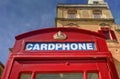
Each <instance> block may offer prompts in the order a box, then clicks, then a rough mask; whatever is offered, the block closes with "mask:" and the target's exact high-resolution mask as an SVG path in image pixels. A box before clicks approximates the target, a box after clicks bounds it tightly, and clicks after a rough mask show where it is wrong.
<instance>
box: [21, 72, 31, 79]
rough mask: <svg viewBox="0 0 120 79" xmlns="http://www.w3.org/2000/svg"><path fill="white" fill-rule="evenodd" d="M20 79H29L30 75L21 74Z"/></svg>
mask: <svg viewBox="0 0 120 79" xmlns="http://www.w3.org/2000/svg"><path fill="white" fill-rule="evenodd" d="M20 79H31V74H30V73H28V74H27V73H22V74H21V75H20Z"/></svg>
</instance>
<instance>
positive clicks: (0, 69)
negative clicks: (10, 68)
mask: <svg viewBox="0 0 120 79" xmlns="http://www.w3.org/2000/svg"><path fill="white" fill-rule="evenodd" d="M3 69H4V65H3V64H2V63H1V62H0V79H1V76H2V73H3Z"/></svg>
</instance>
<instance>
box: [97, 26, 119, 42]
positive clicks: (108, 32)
mask: <svg viewBox="0 0 120 79" xmlns="http://www.w3.org/2000/svg"><path fill="white" fill-rule="evenodd" d="M99 33H102V34H104V35H105V36H106V40H116V41H117V38H116V35H115V33H114V31H113V30H111V29H110V28H109V27H101V30H99Z"/></svg>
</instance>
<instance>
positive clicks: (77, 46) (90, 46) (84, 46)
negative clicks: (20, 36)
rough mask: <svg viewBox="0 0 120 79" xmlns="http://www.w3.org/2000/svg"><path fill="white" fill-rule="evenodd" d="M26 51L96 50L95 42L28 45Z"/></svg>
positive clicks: (37, 43)
mask: <svg viewBox="0 0 120 79" xmlns="http://www.w3.org/2000/svg"><path fill="white" fill-rule="evenodd" d="M25 50H27V51H28V50H29V51H32V50H95V44H94V43H93V42H90V43H89V42H83V43H82V42H80V43H79V42H78V43H76V42H74V43H71V42H70V43H42V42H36V43H35V42H32V43H26V45H25Z"/></svg>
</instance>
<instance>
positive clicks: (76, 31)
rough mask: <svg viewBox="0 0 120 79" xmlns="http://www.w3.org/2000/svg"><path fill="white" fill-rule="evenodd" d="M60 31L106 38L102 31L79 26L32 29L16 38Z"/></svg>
mask: <svg viewBox="0 0 120 79" xmlns="http://www.w3.org/2000/svg"><path fill="white" fill-rule="evenodd" d="M58 31H63V32H71V33H72V32H75V33H83V34H87V35H93V36H96V37H100V38H105V36H104V35H102V34H100V33H97V32H93V31H90V30H85V29H77V28H46V29H39V30H34V31H31V32H27V33H23V34H21V35H18V36H16V37H15V38H16V40H19V39H23V38H27V37H30V36H34V35H37V34H43V33H51V32H58ZM48 36H49V35H48Z"/></svg>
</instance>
